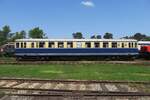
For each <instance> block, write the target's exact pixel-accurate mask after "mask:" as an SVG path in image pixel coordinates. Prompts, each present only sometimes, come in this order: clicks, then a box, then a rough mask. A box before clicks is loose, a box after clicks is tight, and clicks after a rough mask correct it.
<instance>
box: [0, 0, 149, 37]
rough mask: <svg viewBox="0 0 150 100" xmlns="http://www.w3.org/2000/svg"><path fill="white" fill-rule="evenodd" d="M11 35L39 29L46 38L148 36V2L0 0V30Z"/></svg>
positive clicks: (147, 0)
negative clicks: (79, 34) (7, 30)
mask: <svg viewBox="0 0 150 100" xmlns="http://www.w3.org/2000/svg"><path fill="white" fill-rule="evenodd" d="M4 25H10V27H11V29H12V32H16V31H20V30H26V31H28V30H29V29H32V28H34V27H37V26H39V27H40V28H42V29H43V30H44V32H45V33H46V34H47V36H48V37H49V38H72V33H73V32H78V31H79V32H82V33H83V35H84V37H85V38H89V37H90V36H91V35H93V34H101V35H103V34H104V33H105V32H111V33H113V34H114V37H115V38H119V37H122V36H126V35H133V34H134V33H136V32H141V33H145V34H147V35H150V0H0V27H2V26H4Z"/></svg>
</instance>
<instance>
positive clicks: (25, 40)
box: [16, 39, 137, 42]
mask: <svg viewBox="0 0 150 100" xmlns="http://www.w3.org/2000/svg"><path fill="white" fill-rule="evenodd" d="M31 41H77V42H78V41H79V42H81V41H93V42H94V41H116V42H117V41H118V42H119V41H124V42H137V40H134V39H17V40H16V42H31Z"/></svg>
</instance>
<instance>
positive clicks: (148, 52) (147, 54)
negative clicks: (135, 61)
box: [140, 45, 150, 59]
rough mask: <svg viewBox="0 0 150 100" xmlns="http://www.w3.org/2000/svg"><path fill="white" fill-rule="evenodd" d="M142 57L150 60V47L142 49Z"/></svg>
mask: <svg viewBox="0 0 150 100" xmlns="http://www.w3.org/2000/svg"><path fill="white" fill-rule="evenodd" d="M140 57H142V58H145V59H150V45H149V46H142V47H141V49H140Z"/></svg>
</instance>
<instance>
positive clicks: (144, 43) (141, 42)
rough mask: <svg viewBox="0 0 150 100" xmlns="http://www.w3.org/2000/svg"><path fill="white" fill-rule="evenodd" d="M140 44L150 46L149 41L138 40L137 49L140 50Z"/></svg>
mask: <svg viewBox="0 0 150 100" xmlns="http://www.w3.org/2000/svg"><path fill="white" fill-rule="evenodd" d="M142 46H150V41H138V49H139V50H141V48H142Z"/></svg>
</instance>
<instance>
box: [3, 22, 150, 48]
mask: <svg viewBox="0 0 150 100" xmlns="http://www.w3.org/2000/svg"><path fill="white" fill-rule="evenodd" d="M72 37H73V38H74V39H84V36H83V34H82V32H76V33H73V34H72ZM23 38H48V37H47V36H46V34H45V33H44V31H43V30H42V29H40V28H39V27H35V28H33V29H31V30H29V31H28V32H26V31H25V30H21V31H19V32H15V33H12V32H11V28H10V27H9V26H8V25H5V26H3V27H2V29H0V46H1V45H3V44H5V43H7V42H14V41H15V40H16V39H23ZM90 38H91V39H102V38H104V39H113V34H112V33H108V32H107V33H105V34H104V36H102V35H100V34H98V35H92V36H91V37H90ZM122 38H124V39H136V40H138V41H141V40H143V41H150V36H147V35H145V34H142V33H135V34H134V35H133V36H125V37H122Z"/></svg>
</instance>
